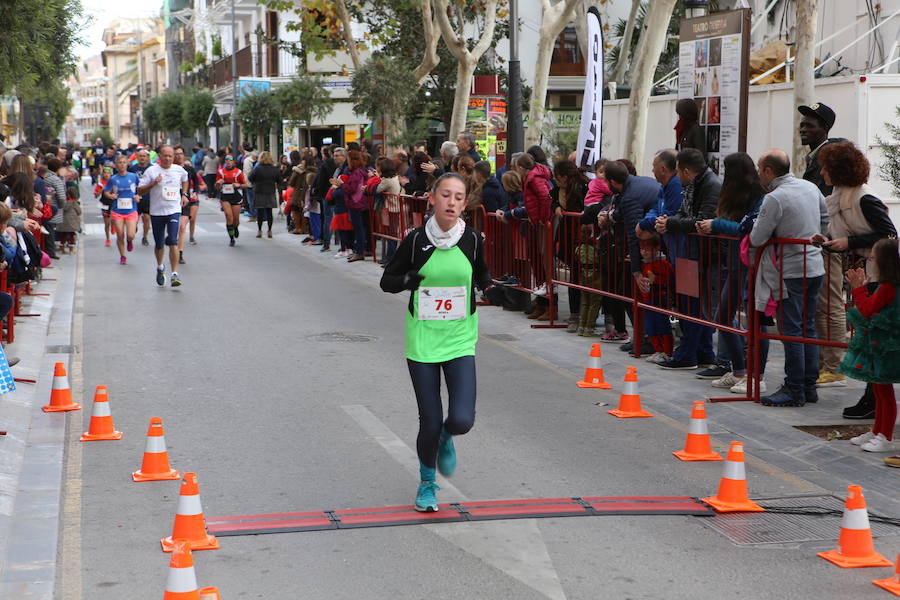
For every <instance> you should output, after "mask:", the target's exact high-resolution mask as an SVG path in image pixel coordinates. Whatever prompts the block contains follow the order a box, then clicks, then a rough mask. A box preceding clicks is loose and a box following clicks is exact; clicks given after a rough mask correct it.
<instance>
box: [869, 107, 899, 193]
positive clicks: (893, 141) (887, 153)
mask: <svg viewBox="0 0 900 600" xmlns="http://www.w3.org/2000/svg"><path fill="white" fill-rule="evenodd" d="M894 114H895V116H896V117H897V118H898V123H896V124H895V123H885V124H884V127H885V129H887V132H888V134H890V139H887V140H883V139H881V138H880V137H876V138H875V143H876V144H878V146H879V147H880V148H881V154H882V155H883V156H884V160H883V161H882V162H881V164H880V165H878V172H879V174H880V175H881V177H882V179H884V180H885V181H887V182H888V183H890V184H891V186H892V187H893V188H894V195H895V196H900V106H897V107H895V108H894Z"/></svg>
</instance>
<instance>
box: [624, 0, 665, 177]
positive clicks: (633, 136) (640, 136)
mask: <svg viewBox="0 0 900 600" xmlns="http://www.w3.org/2000/svg"><path fill="white" fill-rule="evenodd" d="M675 2H676V0H650V6H649V8H648V13H647V19H646V24H647V30H646V31H645V32H644V34H643V36H642V38H643V40H642V42H641V44H640V46H639V52H638V54H637V56H636V57H635V61H634V70H633V73H634V78H633V81H632V85H631V96H630V98H629V100H628V126H627V127H626V128H625V131H626V132H627V133H626V138H625V158H627V159H628V160H630V161H631V162H632V163H634V165H635V166H636V167H637V168H638V169H641V168H643V164H644V148H645V145H646V137H647V113H649V112H650V110H649V109H650V91H651V88H652V87H653V78H654V76H655V73H656V67H657V64H658V62H659V56H660V53H661V52H662V49H663V46H664V45H665V43H666V34H667V32H668V29H669V21H670V19H671V18H672V10H673V9H674V8H675Z"/></svg>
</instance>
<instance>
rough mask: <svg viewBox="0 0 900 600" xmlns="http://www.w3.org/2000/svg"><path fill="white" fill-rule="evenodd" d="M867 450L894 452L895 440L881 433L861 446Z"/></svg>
mask: <svg viewBox="0 0 900 600" xmlns="http://www.w3.org/2000/svg"><path fill="white" fill-rule="evenodd" d="M860 448H862V449H863V450H865V451H866V452H893V451H894V442H892V441H890V440H888V439H887V438H886V437H884V436H883V435H881V434H880V433H879V434H878V435H876V436H874V437H873V438H872V439H870V440H869V441H868V442H866V443H865V444H863V445H862V446H860Z"/></svg>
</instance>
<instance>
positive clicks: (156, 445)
mask: <svg viewBox="0 0 900 600" xmlns="http://www.w3.org/2000/svg"><path fill="white" fill-rule="evenodd" d="M131 477H132V478H133V479H134V480H135V481H162V480H166V479H181V473H179V472H178V471H176V470H175V469H173V468H172V467H170V466H169V453H168V452H166V437H165V435H164V434H163V425H162V419H160V418H159V417H153V418H152V419H150V428H149V429H148V430H147V446H146V447H145V448H144V460H143V462H141V469H140V470H139V471H135V472H134V473H132V474H131Z"/></svg>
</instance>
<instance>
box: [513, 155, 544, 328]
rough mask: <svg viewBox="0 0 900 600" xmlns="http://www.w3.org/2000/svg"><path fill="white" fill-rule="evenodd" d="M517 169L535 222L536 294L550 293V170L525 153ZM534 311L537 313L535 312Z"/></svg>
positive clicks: (532, 242)
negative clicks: (548, 281) (548, 248)
mask: <svg viewBox="0 0 900 600" xmlns="http://www.w3.org/2000/svg"><path fill="white" fill-rule="evenodd" d="M516 171H518V173H519V175H521V177H522V196H523V200H524V202H525V212H526V213H527V214H528V220H529V221H530V222H531V224H532V228H531V231H534V232H535V235H534V236H533V237H532V239H530V240H529V242H528V262H529V263H531V272H532V274H533V275H534V284H535V288H534V290H533V293H534V295H535V296H545V295H547V269H546V265H545V264H544V261H545V259H546V248H545V246H546V245H547V242H548V233H547V224H548V223H550V204H551V199H550V176H551V175H550V169H548V168H547V167H545V166H544V165H542V164H540V163H537V162H535V160H534V158H533V157H532V156H531V155H530V154H523V155H521V156H520V157H519V158H518V159H516ZM535 312H540V313H544V312H545V311H544V309H543V307H541V308H540V309H535ZM532 314H535V313H532ZM528 316H529V317H531V318H535V319H536V318H541V317H545V316H546V318H545V319H544V320H547V319H549V318H550V316H549V315H544V314H537V315H536V316H533V317H532V315H528Z"/></svg>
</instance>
